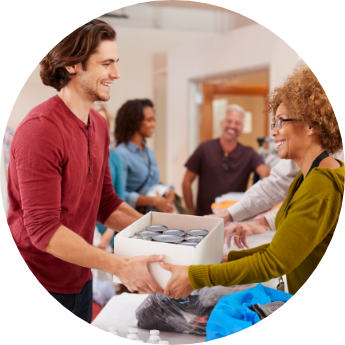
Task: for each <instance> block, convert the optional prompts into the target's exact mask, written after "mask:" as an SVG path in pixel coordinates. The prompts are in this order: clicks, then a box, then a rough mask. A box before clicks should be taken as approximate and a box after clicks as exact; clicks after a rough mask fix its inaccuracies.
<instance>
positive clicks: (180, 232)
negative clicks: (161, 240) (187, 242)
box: [163, 229, 186, 236]
mask: <svg viewBox="0 0 345 345" xmlns="http://www.w3.org/2000/svg"><path fill="white" fill-rule="evenodd" d="M185 233H186V232H185V231H183V230H178V229H170V230H165V231H163V234H164V235H175V236H184V235H185Z"/></svg>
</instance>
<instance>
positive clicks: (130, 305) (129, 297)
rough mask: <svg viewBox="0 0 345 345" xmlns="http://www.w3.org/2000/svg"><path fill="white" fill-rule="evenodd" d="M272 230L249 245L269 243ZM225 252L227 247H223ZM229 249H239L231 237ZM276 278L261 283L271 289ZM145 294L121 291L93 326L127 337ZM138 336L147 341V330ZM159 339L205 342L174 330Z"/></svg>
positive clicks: (274, 284) (249, 242)
mask: <svg viewBox="0 0 345 345" xmlns="http://www.w3.org/2000/svg"><path fill="white" fill-rule="evenodd" d="M274 234H275V233H274V232H272V231H268V232H267V233H266V234H264V235H257V236H250V237H249V238H248V244H249V246H250V247H251V248H252V247H256V246H260V245H262V244H264V243H269V242H271V240H272V237H273V236H274ZM224 250H225V251H226V252H228V251H229V249H228V248H225V247H224ZM230 250H239V249H238V248H237V247H236V246H235V245H234V244H233V239H232V241H231V247H230ZM277 282H278V279H272V280H270V281H269V282H267V283H264V284H263V285H265V286H268V287H271V288H273V289H275V288H276V286H277ZM146 297H147V295H141V294H129V293H123V294H121V295H118V296H114V297H113V298H112V299H111V300H110V301H109V302H108V303H107V304H106V306H105V307H104V308H103V310H102V311H101V312H100V313H99V314H98V316H97V317H96V318H95V320H94V321H93V322H92V325H93V326H96V327H98V328H100V329H103V330H104V331H108V330H109V326H117V327H118V329H119V334H120V336H121V337H127V334H128V328H129V327H136V328H137V319H136V317H135V310H136V309H137V308H138V307H139V305H140V304H141V303H142V302H143V301H144V300H145V298H146ZM138 334H139V338H140V339H142V340H144V342H146V341H147V339H148V338H149V330H145V329H139V333H138ZM161 339H162V340H167V341H169V343H170V344H195V343H201V342H205V340H206V337H204V336H198V335H194V334H182V333H174V332H163V331H162V332H161Z"/></svg>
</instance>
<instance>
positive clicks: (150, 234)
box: [138, 230, 157, 237]
mask: <svg viewBox="0 0 345 345" xmlns="http://www.w3.org/2000/svg"><path fill="white" fill-rule="evenodd" d="M138 235H139V236H145V237H154V236H157V232H156V231H146V230H143V231H139V232H138Z"/></svg>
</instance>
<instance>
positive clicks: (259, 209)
mask: <svg viewBox="0 0 345 345" xmlns="http://www.w3.org/2000/svg"><path fill="white" fill-rule="evenodd" d="M298 172H299V168H298V166H297V164H296V163H294V162H293V161H291V160H285V159H282V160H280V161H279V162H278V163H277V164H276V165H275V166H274V167H273V168H272V169H271V173H270V175H269V176H268V177H266V178H264V179H263V180H260V181H258V182H257V183H255V184H254V186H252V187H251V188H249V189H248V190H247V191H246V192H245V194H244V196H243V197H242V198H241V200H240V201H239V202H237V203H236V204H235V205H233V206H231V207H229V208H228V209H227V210H228V212H229V213H230V214H231V216H232V219H233V221H234V222H239V221H242V220H244V219H248V218H252V217H255V216H256V215H258V214H260V213H263V212H266V211H267V210H269V209H271V208H272V207H274V206H276V205H278V204H280V203H281V202H282V201H284V199H285V198H286V195H287V192H288V190H289V187H290V185H291V183H292V181H293V179H294V178H295V177H296V176H297V174H298Z"/></svg>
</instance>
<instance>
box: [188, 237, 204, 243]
mask: <svg viewBox="0 0 345 345" xmlns="http://www.w3.org/2000/svg"><path fill="white" fill-rule="evenodd" d="M203 239H204V238H203V237H202V236H186V237H185V238H184V240H185V241H187V242H197V243H199V242H201V241H202V240H203Z"/></svg>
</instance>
